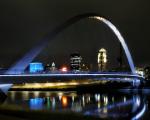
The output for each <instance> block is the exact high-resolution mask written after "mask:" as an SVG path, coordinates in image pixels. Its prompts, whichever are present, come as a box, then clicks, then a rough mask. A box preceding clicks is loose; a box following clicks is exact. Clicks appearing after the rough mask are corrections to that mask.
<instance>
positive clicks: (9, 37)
mask: <svg viewBox="0 0 150 120" xmlns="http://www.w3.org/2000/svg"><path fill="white" fill-rule="evenodd" d="M134 2H135V1H132V2H131V1H126V2H124V6H125V7H124V8H121V6H123V3H120V2H119V1H115V2H114V3H113V5H114V7H113V8H114V9H113V10H112V9H111V5H108V4H107V3H108V1H105V2H102V1H97V0H94V1H92V2H90V1H87V3H86V6H84V7H83V5H84V2H80V4H78V3H79V1H76V2H75V1H74V2H73V3H74V4H73V3H72V2H69V1H67V0H65V1H63V2H59V1H55V2H54V1H51V2H49V1H44V2H41V1H40V2H35V1H32V2H20V1H15V2H13V3H11V2H7V1H1V5H3V7H1V11H0V13H1V18H2V19H1V26H2V27H1V28H0V29H1V31H2V32H1V38H0V39H1V41H0V57H1V60H0V64H1V65H3V64H4V66H7V67H9V66H10V65H11V64H13V63H14V62H16V61H17V60H18V59H19V58H20V57H21V56H23V55H24V54H25V53H26V52H28V51H29V50H30V49H31V48H32V47H33V46H34V45H35V44H36V43H37V42H38V40H39V39H42V37H43V36H44V34H46V33H47V32H50V31H51V30H52V29H54V28H55V27H56V26H57V25H59V24H61V23H63V22H64V21H65V20H66V19H68V18H71V17H73V16H74V15H77V14H80V13H87V12H89V11H92V12H95V13H99V14H101V15H103V16H105V17H106V18H107V19H109V20H111V21H112V22H113V23H114V24H115V25H116V26H117V27H118V28H119V30H120V31H121V33H122V35H123V36H124V37H125V40H126V42H127V44H128V46H129V49H130V50H131V54H132V56H133V59H134V61H135V65H149V60H150V58H149V56H148V51H149V46H148V45H149V36H148V34H147V33H148V31H149V29H148V28H149V26H150V24H149V23H148V22H145V21H148V20H149V16H147V18H145V17H144V16H146V15H147V14H148V10H149V7H148V1H140V0H138V1H136V2H135V3H136V4H134ZM50 3H51V4H50ZM60 3H62V4H63V9H64V11H66V12H64V11H63V14H61V9H62V7H60V9H58V7H56V8H55V7H52V5H54V6H60ZM91 3H92V5H91ZM116 3H118V4H116ZM129 3H130V4H129ZM46 4H47V5H46ZM30 5H31V6H32V7H31V6H30ZM42 5H44V7H43V6H42ZM78 5H79V6H78ZM98 5H99V7H98ZM107 5H108V7H107ZM119 5H120V6H119ZM140 5H143V6H144V7H142V8H141V9H139V6H140ZM71 6H72V7H71ZM94 6H95V7H94ZM102 6H103V7H102ZM131 6H132V7H131ZM21 7H23V9H22V8H21ZM75 7H76V8H77V9H73V8H75ZM117 7H119V8H120V10H119V11H120V12H116V10H118V9H119V8H117ZM13 8H15V9H13ZM33 8H34V9H33ZM83 8H84V9H83ZM90 8H92V10H91V9H90ZM132 8H134V9H132ZM69 9H70V10H72V12H69V11H68V10H69ZM29 10H30V12H29ZM39 11H40V12H39ZM51 11H53V12H54V11H56V14H54V13H55V12H54V13H53V12H51ZM8 16H9V17H8ZM137 18H138V19H137ZM6 28H7V29H6ZM7 30H8V31H7ZM141 30H142V31H144V32H142V33H141ZM12 31H13V32H12ZM89 33H90V35H89ZM143 36H144V38H143ZM143 39H144V40H143ZM87 41H88V44H87ZM8 43H9V44H8ZM64 43H65V44H64ZM97 43H98V44H97ZM141 43H142V44H141ZM72 44H73V45H72ZM67 47H68V48H67ZM101 47H104V48H106V49H107V50H108V55H109V56H110V58H111V61H112V63H113V62H117V60H116V58H117V57H118V56H115V55H116V53H117V52H118V50H119V42H118V41H117V40H116V38H115V37H114V35H113V34H112V33H111V32H110V31H109V30H108V29H107V28H106V27H105V26H104V25H102V24H98V23H97V22H95V21H90V20H83V21H81V22H79V23H77V24H75V25H73V26H71V27H70V28H68V29H67V30H65V31H64V32H63V33H61V34H60V35H58V36H57V37H56V38H55V39H54V40H53V41H51V42H50V43H49V45H48V47H47V48H46V49H45V50H44V51H42V53H41V54H40V56H39V57H38V59H39V60H40V59H41V60H42V59H43V60H46V59H47V60H49V59H52V61H54V60H53V59H55V58H53V57H51V56H53V55H56V59H60V58H61V59H64V58H66V56H68V55H69V54H70V53H68V51H71V53H72V52H75V51H78V52H80V53H81V55H85V56H87V58H85V59H87V61H89V62H95V63H96V59H95V58H96V56H97V54H96V52H95V51H98V49H99V48H101ZM81 48H82V49H81ZM111 49H113V52H112V50H111ZM63 50H64V51H63ZM139 52H140V53H141V54H140V55H139ZM142 53H143V54H142ZM118 54H119V53H118ZM61 56H62V57H61ZM63 56H64V57H63ZM91 58H94V59H91ZM64 61H65V59H64ZM60 64H61V61H60Z"/></svg>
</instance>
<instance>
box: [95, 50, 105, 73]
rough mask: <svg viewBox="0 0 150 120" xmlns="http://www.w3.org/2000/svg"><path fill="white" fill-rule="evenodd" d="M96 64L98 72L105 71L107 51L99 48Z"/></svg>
mask: <svg viewBox="0 0 150 120" xmlns="http://www.w3.org/2000/svg"><path fill="white" fill-rule="evenodd" d="M97 63H98V70H99V71H105V70H106V63H107V51H106V50H105V49H104V48H101V49H100V50H99V52H98V57H97Z"/></svg>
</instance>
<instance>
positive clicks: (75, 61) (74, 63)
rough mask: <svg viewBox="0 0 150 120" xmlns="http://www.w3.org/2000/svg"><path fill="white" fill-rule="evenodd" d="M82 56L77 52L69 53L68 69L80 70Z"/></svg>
mask: <svg viewBox="0 0 150 120" xmlns="http://www.w3.org/2000/svg"><path fill="white" fill-rule="evenodd" d="M81 61H82V57H81V55H80V54H79V53H73V54H71V55H70V70H71V71H80V70H81Z"/></svg>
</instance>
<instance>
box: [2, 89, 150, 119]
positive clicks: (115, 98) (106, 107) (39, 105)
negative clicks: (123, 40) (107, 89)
mask: <svg viewBox="0 0 150 120" xmlns="http://www.w3.org/2000/svg"><path fill="white" fill-rule="evenodd" d="M147 102H148V101H147V98H146V96H145V95H142V94H126V93H125V94H123V93H120V92H118V93H117V92H116V93H114V94H113V93H111V94H109V93H83V94H78V93H77V92H62V91H60V92H59V91H56V92H49V91H20V92H17V91H10V92H9V93H8V97H7V99H6V100H5V103H4V104H19V105H20V106H23V107H26V108H29V109H31V110H52V111H55V110H57V111H64V110H68V111H70V110H71V111H73V112H80V113H82V114H84V115H90V116H97V117H100V118H130V119H133V120H134V119H139V118H140V117H141V116H143V114H144V113H145V111H146V110H147V108H148V107H147V106H148V104H146V103H147Z"/></svg>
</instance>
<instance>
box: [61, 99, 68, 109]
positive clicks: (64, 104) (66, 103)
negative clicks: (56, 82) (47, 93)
mask: <svg viewBox="0 0 150 120" xmlns="http://www.w3.org/2000/svg"><path fill="white" fill-rule="evenodd" d="M61 100H62V106H63V107H66V106H67V105H68V100H67V97H66V96H62V98H61Z"/></svg>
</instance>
